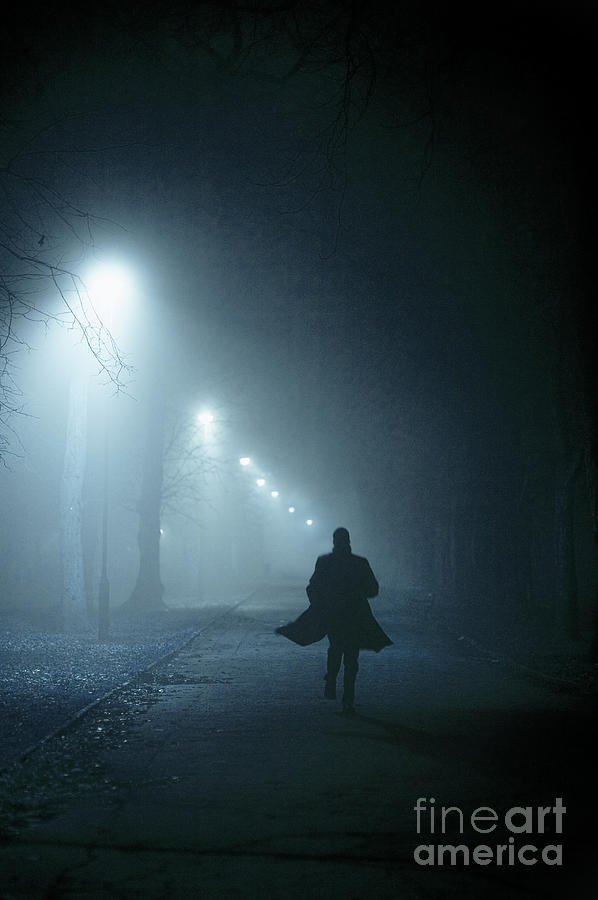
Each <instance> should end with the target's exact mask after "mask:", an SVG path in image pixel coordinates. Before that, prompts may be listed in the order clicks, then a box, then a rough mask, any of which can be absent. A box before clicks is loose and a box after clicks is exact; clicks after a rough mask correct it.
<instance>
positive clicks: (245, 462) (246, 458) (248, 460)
mask: <svg viewBox="0 0 598 900" xmlns="http://www.w3.org/2000/svg"><path fill="white" fill-rule="evenodd" d="M239 462H240V464H241V465H242V466H248V465H249V464H250V463H251V457H250V456H242V457H241V458H240V460H239Z"/></svg>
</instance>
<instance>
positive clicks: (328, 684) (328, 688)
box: [324, 675, 336, 700]
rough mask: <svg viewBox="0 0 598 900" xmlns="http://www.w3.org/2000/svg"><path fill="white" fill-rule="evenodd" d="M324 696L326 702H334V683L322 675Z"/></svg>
mask: <svg viewBox="0 0 598 900" xmlns="http://www.w3.org/2000/svg"><path fill="white" fill-rule="evenodd" d="M324 682H325V683H324V696H325V697H326V699H327V700H336V681H332V680H329V679H328V676H327V675H324Z"/></svg>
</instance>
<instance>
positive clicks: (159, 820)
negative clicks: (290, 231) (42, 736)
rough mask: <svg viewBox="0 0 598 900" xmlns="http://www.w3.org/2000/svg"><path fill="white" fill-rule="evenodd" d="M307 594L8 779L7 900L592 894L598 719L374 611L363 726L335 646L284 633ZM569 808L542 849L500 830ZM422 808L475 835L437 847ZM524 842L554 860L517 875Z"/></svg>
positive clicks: (267, 599) (267, 598)
mask: <svg viewBox="0 0 598 900" xmlns="http://www.w3.org/2000/svg"><path fill="white" fill-rule="evenodd" d="M304 596H305V595H304V593H303V590H302V589H301V588H297V587H286V588H278V589H274V588H273V589H269V590H267V591H262V592H260V593H258V594H256V595H254V596H253V597H251V598H250V599H249V600H247V601H246V602H244V603H242V604H241V605H240V606H238V607H237V608H236V609H233V610H229V611H228V612H225V613H224V614H223V615H222V616H220V617H217V618H215V619H213V620H212V622H211V624H209V625H208V626H207V627H206V628H205V629H204V630H203V633H202V634H201V635H200V637H199V638H197V639H196V640H195V641H194V642H193V643H192V644H191V645H190V646H189V647H188V648H187V649H185V650H184V651H182V652H181V653H180V654H179V655H178V656H177V657H176V658H175V659H174V660H172V661H171V662H170V663H169V664H168V665H165V666H164V667H163V668H162V669H161V670H159V671H156V672H154V673H153V675H152V677H151V679H148V681H147V682H146V683H140V684H137V685H135V686H130V687H129V688H127V689H125V690H123V691H122V692H120V693H119V694H117V695H116V696H113V697H111V698H110V699H109V700H108V701H106V703H105V704H103V705H100V706H99V707H98V708H97V709H95V710H94V711H93V712H92V713H90V714H89V715H87V716H86V717H85V718H84V719H83V720H82V721H80V722H79V723H78V724H77V726H76V727H75V728H74V729H72V730H71V731H69V732H68V733H67V734H65V735H62V736H60V737H57V738H55V739H53V740H52V741H50V742H48V743H47V744H46V745H45V746H44V747H43V748H40V750H39V751H38V752H36V753H34V754H33V755H32V756H31V757H30V758H29V759H28V760H27V762H26V763H25V764H24V765H22V766H18V767H15V768H14V769H13V770H11V771H10V772H9V773H8V774H7V775H5V776H4V778H3V779H2V791H3V795H4V812H3V815H2V822H3V826H4V833H5V835H6V837H7V841H6V842H5V843H4V845H3V846H2V848H1V849H0V872H1V874H2V878H1V880H0V900H10V898H16V897H28V898H62V897H68V898H109V897H110V898H112V897H116V898H127V900H128V898H137V897H139V898H142V897H143V898H150V900H152V898H156V900H159V898H208V900H209V898H250V900H251V898H262V897H264V898H285V900H293V898H300V897H301V898H303V897H315V898H331V900H336V898H339V900H340V898H342V900H363V898H370V897H371V898H396V900H410V898H426V900H427V898H436V897H438V898H441V897H442V898H444V897H447V898H469V897H472V898H479V897H484V898H489V900H492V898H498V897H504V898H509V900H528V898H530V897H538V898H539V897H547V896H560V897H562V896H565V895H569V896H572V897H575V898H576V900H585V898H586V897H588V898H590V897H595V896H598V889H597V885H596V882H594V885H593V887H592V886H591V884H590V875H589V873H588V872H587V871H586V865H585V863H586V861H587V860H588V859H589V858H590V856H591V853H590V850H589V849H588V846H589V845H588V844H587V843H586V841H588V840H591V836H589V835H588V828H589V827H590V825H591V824H592V819H593V803H594V802H595V791H594V792H593V793H592V791H593V785H594V784H595V780H594V779H593V778H592V777H591V775H590V774H589V773H590V758H591V757H590V754H591V752H592V749H593V748H592V746H591V744H590V730H589V723H590V714H591V711H590V710H589V709H587V708H586V707H587V701H583V700H581V699H578V698H572V697H569V696H567V695H565V694H556V693H554V692H553V691H551V690H549V689H547V688H544V687H542V686H539V685H537V684H532V683H531V682H529V681H528V680H526V679H524V678H523V677H522V676H520V675H518V674H516V673H514V672H513V671H512V670H510V669H507V668H504V667H502V666H501V665H499V664H497V663H496V662H492V661H490V660H488V659H485V658H483V657H480V656H479V655H476V652H475V651H472V650H471V648H467V647H466V646H465V645H464V643H463V642H461V643H459V642H457V641H452V640H451V639H450V638H447V637H445V636H443V635H441V634H434V633H429V631H427V630H424V629H422V628H415V627H413V626H411V627H407V626H406V624H405V623H404V622H401V621H400V615H399V614H398V611H397V610H395V609H393V608H391V607H390V606H389V604H388V603H387V602H384V601H373V607H374V610H375V613H376V614H377V616H378V618H379V619H380V621H381V623H382V624H383V626H384V627H385V629H386V630H387V631H388V632H389V633H390V634H391V636H392V637H393V638H394V639H395V644H394V646H393V647H391V648H388V649H386V650H384V651H383V652H382V653H380V654H378V655H376V654H372V653H363V654H362V657H361V672H360V675H359V678H358V692H357V699H356V706H357V708H358V715H357V716H356V717H355V718H353V719H348V718H345V717H343V716H342V715H340V713H339V704H336V703H334V702H330V701H326V700H324V699H323V697H322V688H323V681H322V676H323V671H324V658H325V649H326V648H325V643H324V642H322V643H320V644H317V645H315V646H313V647H308V648H299V647H296V646H295V645H292V644H290V643H289V642H288V641H286V640H284V638H281V637H278V636H276V635H274V634H273V629H274V628H275V627H276V625H278V624H280V623H282V622H284V621H287V620H288V619H289V618H292V617H294V615H295V614H297V613H298V612H299V611H301V609H302V608H303V606H304ZM558 797H562V798H563V804H564V805H565V806H566V808H567V812H566V813H564V814H563V816H562V821H563V833H562V834H557V833H555V826H556V823H557V816H556V815H555V814H554V813H552V811H550V812H547V813H546V814H545V815H544V819H545V832H544V833H543V834H538V833H537V822H534V832H533V833H530V834H515V833H513V832H511V831H509V830H508V829H506V828H505V826H504V814H505V813H506V812H507V811H508V810H509V809H510V808H511V807H513V806H522V807H527V806H532V807H534V808H535V807H536V806H538V805H542V806H545V807H550V810H552V808H553V806H554V805H555V802H556V798H558ZM417 798H425V799H426V804H425V805H426V809H427V810H429V809H430V808H431V807H434V809H436V810H439V808H440V807H441V806H445V807H448V806H453V807H458V808H459V809H460V810H462V811H463V813H464V816H465V821H464V826H463V833H462V834H461V833H460V832H461V828H460V820H459V812H458V811H453V812H452V814H451V813H448V814H447V819H446V822H447V828H446V834H444V835H442V834H439V833H438V827H437V828H436V831H435V833H434V834H430V830H431V826H430V817H429V814H427V815H422V818H421V833H420V834H419V835H418V834H417V831H416V815H415V812H414V809H413V807H414V806H415V803H416V800H417ZM430 798H435V802H434V803H433V802H432V801H431V800H430ZM480 806H484V807H491V808H492V809H493V810H494V811H495V812H496V814H497V816H498V817H499V822H498V824H497V825H496V826H495V828H494V829H493V830H492V832H491V833H487V834H482V833H480V832H479V831H475V830H474V829H472V827H471V825H470V824H469V823H468V821H467V819H468V817H469V816H470V815H471V813H472V812H473V811H474V810H475V809H476V808H477V807H480ZM594 808H595V807H594ZM486 815H490V814H489V813H488V812H487V813H486ZM523 821H524V818H523V816H522V815H520V816H519V818H517V817H514V819H513V824H519V825H521V824H522V823H523ZM436 822H437V823H438V822H439V819H438V818H437V819H436ZM451 824H452V825H453V826H457V825H458V827H457V828H456V830H455V827H451ZM478 824H479V823H478ZM594 835H595V832H594ZM509 838H512V840H511V841H509ZM439 843H444V844H449V845H457V844H462V845H465V846H466V848H467V849H468V851H469V852H470V853H472V852H473V848H475V847H476V846H477V845H480V844H484V845H487V846H489V847H490V848H491V852H492V854H493V856H492V859H491V860H490V862H487V864H482V863H481V862H475V861H474V860H473V858H470V863H469V865H463V864H462V862H460V863H459V864H458V865H451V864H450V852H449V856H447V857H446V858H445V861H444V864H443V865H437V864H435V865H428V866H423V865H418V864H417V863H416V862H415V861H414V851H415V849H416V847H417V846H418V845H420V844H425V845H432V846H436V845H437V844H439ZM498 844H501V845H504V846H505V848H506V849H505V850H504V851H501V852H502V854H503V862H502V864H501V865H498V864H497V862H496V855H497V852H498V851H497V850H496V847H497V845H498ZM524 844H531V845H534V846H536V847H538V851H537V852H535V853H532V851H525V852H527V853H528V854H529V853H532V855H535V856H537V857H538V859H539V861H538V862H537V863H535V864H534V865H522V864H521V863H518V864H515V865H510V864H509V856H508V854H509V852H511V853H516V852H518V850H519V849H520V848H521V847H522V846H523V845H524ZM546 844H563V845H564V849H563V865H562V866H548V865H547V864H546V863H545V862H543V861H542V860H541V856H540V853H541V850H542V848H544V846H545V845H546ZM511 847H512V849H509V848H511ZM426 852H427V851H426ZM434 852H436V851H434ZM552 852H553V853H556V851H552ZM422 853H423V851H422ZM422 853H420V858H421V856H422ZM463 853H464V851H460V854H461V856H460V857H459V859H460V860H462V858H463ZM424 855H425V854H424ZM479 858H480V859H481V860H483V859H484V851H481V855H480V856H479Z"/></svg>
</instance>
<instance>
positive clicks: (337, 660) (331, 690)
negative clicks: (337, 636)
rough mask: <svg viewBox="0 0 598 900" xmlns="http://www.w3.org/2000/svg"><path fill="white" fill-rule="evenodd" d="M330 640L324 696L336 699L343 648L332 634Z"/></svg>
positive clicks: (328, 698)
mask: <svg viewBox="0 0 598 900" xmlns="http://www.w3.org/2000/svg"><path fill="white" fill-rule="evenodd" d="M328 640H329V641H330V646H329V647H328V660H327V663H328V664H327V667H326V675H325V676H324V678H325V680H326V684H325V686H324V696H325V697H326V699H327V700H336V676H337V675H338V673H339V670H340V667H341V660H342V658H343V649H342V647H341V645H340V644H339V643H337V641H335V640H334V638H333V637H331V636H330V635H329V636H328Z"/></svg>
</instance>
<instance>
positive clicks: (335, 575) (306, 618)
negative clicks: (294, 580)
mask: <svg viewBox="0 0 598 900" xmlns="http://www.w3.org/2000/svg"><path fill="white" fill-rule="evenodd" d="M306 591H307V596H308V597H309V603H310V605H309V607H308V608H307V609H306V610H305V612H303V613H302V614H301V615H300V616H299V618H298V619H295V621H294V622H290V623H289V624H288V625H283V626H282V627H281V628H277V629H276V630H277V632H278V634H282V635H283V636H284V637H286V638H288V639H289V640H291V641H293V642H294V643H295V644H300V645H301V646H302V647H305V646H306V645H307V644H314V643H315V642H316V641H320V640H321V639H322V638H323V637H325V636H326V635H327V634H328V635H331V634H332V635H333V636H334V638H335V640H337V641H339V642H340V643H341V644H344V645H352V646H357V647H359V648H360V649H363V650H375V651H376V652H378V651H379V650H382V648H383V647H388V646H389V645H390V644H392V641H391V639H390V638H389V637H388V635H387V634H385V633H384V631H383V630H382V628H381V627H380V625H379V624H378V623H377V622H376V619H375V618H374V615H373V613H372V610H371V608H370V604H369V603H368V597H375V596H376V595H377V594H378V582H377V581H376V578H375V576H374V573H373V572H372V570H371V568H370V564H369V562H368V561H367V559H365V557H363V556H355V555H354V554H353V553H351V552H350V551H349V550H347V551H345V550H343V551H340V552H339V551H338V550H333V552H332V553H327V554H326V555H325V556H319V557H318V559H317V561H316V567H315V569H314V573H313V575H312V576H311V578H310V580H309V584H308V586H307V588H306Z"/></svg>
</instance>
